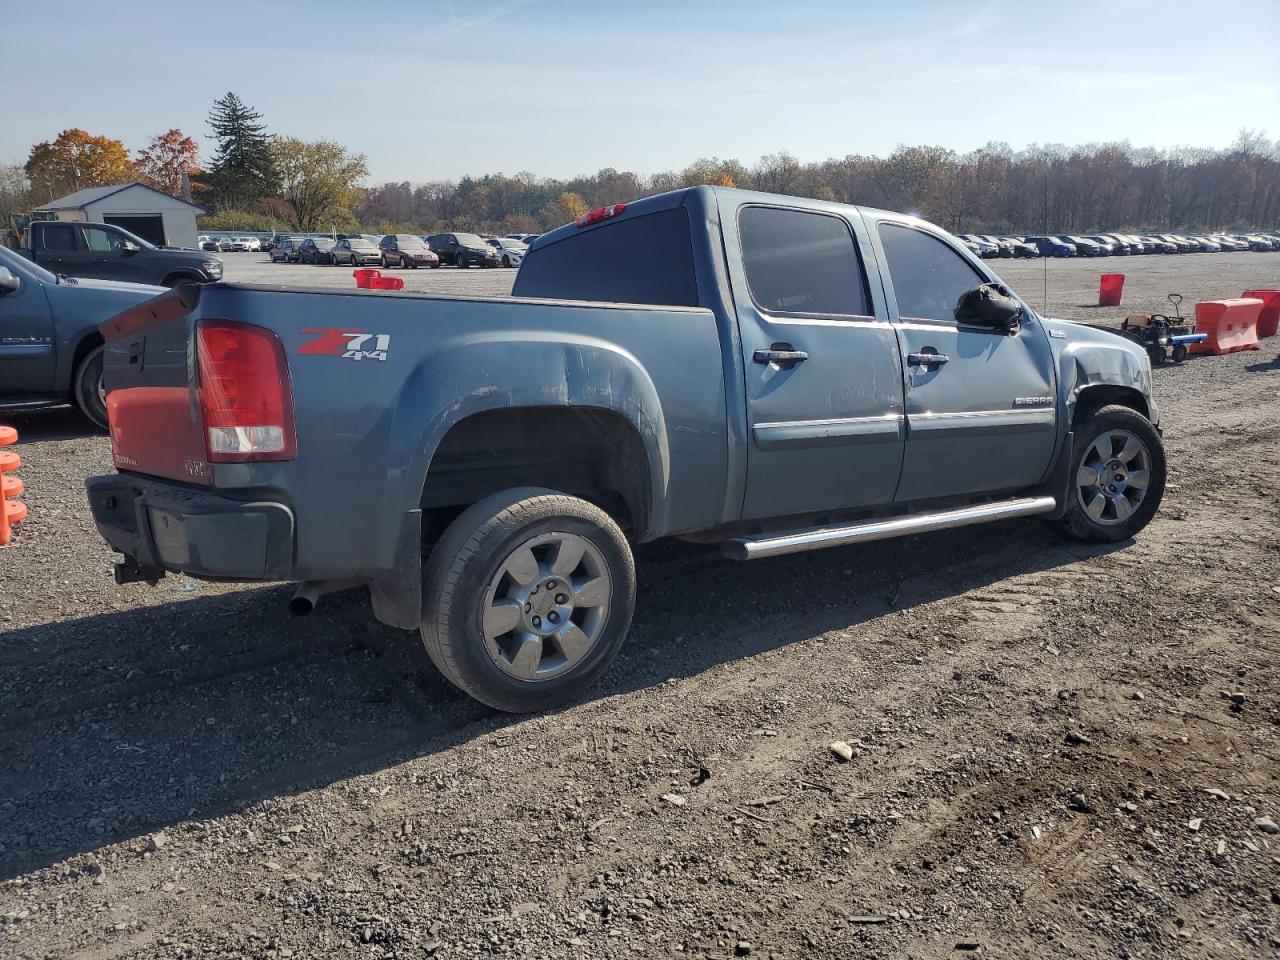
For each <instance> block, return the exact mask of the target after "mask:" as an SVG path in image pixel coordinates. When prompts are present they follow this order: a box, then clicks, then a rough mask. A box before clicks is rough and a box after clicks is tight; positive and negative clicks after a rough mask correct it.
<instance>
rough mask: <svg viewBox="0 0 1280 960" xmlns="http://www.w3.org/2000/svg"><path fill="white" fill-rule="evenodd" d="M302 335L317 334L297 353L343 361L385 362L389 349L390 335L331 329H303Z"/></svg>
mask: <svg viewBox="0 0 1280 960" xmlns="http://www.w3.org/2000/svg"><path fill="white" fill-rule="evenodd" d="M302 332H303V333H315V334H319V336H317V337H316V338H315V339H313V340H308V341H307V342H306V343H304V344H303V345H302V346H300V347H299V348H298V353H301V354H306V355H308V356H319V357H342V358H343V359H344V360H385V359H387V351H388V350H389V349H390V348H391V334H389V333H365V332H364V331H363V330H342V329H339V328H333V327H303V328H302Z"/></svg>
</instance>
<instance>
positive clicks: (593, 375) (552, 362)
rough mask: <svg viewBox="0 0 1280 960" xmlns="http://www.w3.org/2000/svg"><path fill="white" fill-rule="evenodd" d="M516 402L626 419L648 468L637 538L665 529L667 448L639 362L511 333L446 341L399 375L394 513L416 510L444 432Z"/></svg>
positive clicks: (393, 434) (586, 342)
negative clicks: (409, 371)
mask: <svg viewBox="0 0 1280 960" xmlns="http://www.w3.org/2000/svg"><path fill="white" fill-rule="evenodd" d="M517 407H563V408H594V409H599V410H607V411H611V412H613V413H616V414H618V415H619V416H621V417H622V418H623V419H624V420H626V421H627V422H628V423H629V424H630V425H631V426H632V428H633V429H634V430H635V431H636V434H637V435H638V436H639V438H640V442H641V444H642V446H643V448H644V452H645V459H646V463H645V464H643V465H638V466H639V467H640V469H642V470H644V471H645V474H646V476H645V477H644V479H645V483H644V488H645V489H646V490H647V496H646V498H645V500H646V507H647V510H646V530H642V531H637V535H638V536H639V538H640V539H644V538H645V536H646V533H647V532H648V531H649V530H659V531H660V530H663V529H665V524H666V515H667V488H668V485H669V481H670V470H671V454H670V445H669V441H668V437H667V428H666V422H665V419H664V417H663V412H662V403H661V400H660V399H659V397H658V391H657V388H656V387H655V385H654V383H653V380H652V378H651V377H650V376H649V374H648V372H647V371H646V370H645V369H644V367H643V365H642V364H641V363H640V361H639V360H638V359H637V358H636V357H635V356H634V355H633V354H631V353H630V352H629V351H626V350H624V349H622V348H620V347H619V346H618V345H617V344H613V343H609V342H607V341H604V340H599V339H596V338H591V337H575V338H574V339H572V340H566V339H564V338H562V337H556V336H555V335H554V334H542V333H533V332H530V333H521V332H513V331H509V330H508V331H502V332H501V333H490V334H477V335H474V336H464V337H460V338H457V339H454V340H452V341H447V342H445V343H443V344H441V345H440V347H439V348H438V349H436V350H434V351H432V353H431V355H430V356H429V357H427V358H426V359H425V360H424V361H423V362H422V363H421V364H420V365H419V366H418V367H417V369H415V370H414V371H413V373H412V374H410V376H409V377H408V378H407V379H406V381H405V384H404V386H403V388H402V390H401V393H400V395H399V397H398V398H397V401H396V403H395V405H394V407H393V410H394V419H393V421H392V424H391V430H390V443H391V450H392V454H393V457H392V459H393V462H399V463H401V464H402V470H401V475H402V478H403V482H402V486H401V489H400V493H399V496H398V502H399V504H400V505H401V507H402V509H401V510H400V511H398V513H399V514H403V512H404V511H406V510H411V509H417V508H418V507H419V506H420V504H421V498H422V491H423V488H424V487H425V485H426V479H427V473H428V471H429V469H430V466H431V461H432V459H433V458H434V456H435V452H436V449H437V448H438V447H439V445H440V442H441V440H443V439H444V437H445V435H446V434H447V433H448V432H449V430H450V429H452V428H453V427H454V426H455V425H456V424H458V423H460V422H461V421H462V420H464V419H466V418H467V417H470V416H472V415H474V414H477V413H483V412H486V411H490V410H508V409H513V408H517ZM423 411H426V412H427V413H428V417H427V420H426V422H425V423H424V422H423V420H422V412H423Z"/></svg>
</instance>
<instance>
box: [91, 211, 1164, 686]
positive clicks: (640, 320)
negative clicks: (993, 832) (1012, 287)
mask: <svg viewBox="0 0 1280 960" xmlns="http://www.w3.org/2000/svg"><path fill="white" fill-rule="evenodd" d="M103 333H104V337H105V340H106V351H107V353H106V373H105V377H106V387H107V390H108V394H107V406H108V411H109V418H110V423H111V438H112V446H113V453H114V458H115V465H116V468H117V470H118V471H119V472H118V473H116V474H113V475H110V476H103V477H94V478H91V479H90V480H89V482H88V493H89V500H90V503H91V505H92V509H93V513H94V517H95V519H96V522H97V525H98V528H99V530H100V531H101V532H102V535H103V536H104V537H105V538H106V540H107V541H108V543H109V544H110V545H111V546H112V547H113V548H114V549H115V550H116V551H118V552H120V553H122V554H124V559H123V560H122V561H121V562H120V563H118V564H117V566H116V576H117V579H119V580H120V581H121V582H128V581H134V580H146V581H155V580H156V579H158V578H159V577H161V576H163V575H164V573H165V571H183V572H185V573H187V574H189V575H191V576H195V577H203V578H208V579H225V580H248V581H271V580H292V581H301V582H302V583H301V586H300V587H299V589H298V592H297V593H296V594H295V596H294V598H293V601H292V603H291V605H292V606H293V607H294V608H295V609H296V610H298V611H299V612H302V611H306V610H308V609H310V607H311V605H312V604H314V602H315V600H316V598H317V597H318V596H319V595H320V594H321V593H323V592H326V591H327V590H331V589H336V588H338V587H341V586H347V585H351V584H363V585H367V586H368V588H369V590H370V593H371V595H372V601H373V609H374V613H375V615H376V616H377V617H378V618H379V619H380V620H382V621H384V622H386V623H388V624H392V625H394V626H396V627H401V628H406V629H419V630H420V631H421V634H422V638H423V640H424V642H425V646H426V649H427V652H428V653H429V655H430V656H431V658H432V660H433V661H434V662H435V664H436V665H437V666H438V667H439V668H440V670H441V671H442V672H443V673H444V675H445V676H446V677H448V679H449V680H451V681H452V682H453V683H455V684H456V685H457V686H459V687H460V688H462V689H463V690H465V691H467V692H468V693H470V694H471V695H472V696H474V697H476V698H478V699H480V700H482V701H484V702H485V703H488V704H490V705H492V706H494V707H496V708H499V709H502V710H510V711H526V710H536V709H541V708H545V707H548V706H551V705H554V704H557V703H560V702H563V701H564V700H566V699H567V698H570V697H572V696H574V695H575V694H576V693H577V692H579V691H580V690H581V689H582V688H583V687H584V685H586V684H589V683H590V682H591V681H592V680H594V679H595V678H596V677H598V676H599V675H600V673H601V672H602V671H603V670H604V669H605V667H606V666H607V664H608V663H609V662H610V660H611V658H612V657H613V656H614V655H615V653H616V652H617V650H618V648H619V646H620V645H621V643H622V642H623V640H624V637H625V635H626V633H627V630H628V627H629V623H630V620H631V615H632V610H633V608H634V603H635V584H636V578H635V568H634V563H633V559H632V553H631V548H630V545H631V544H632V543H637V542H643V541H650V540H654V539H657V538H660V537H687V538H693V539H697V540H699V541H702V542H708V541H711V542H719V543H722V544H723V545H724V549H725V550H726V551H727V552H728V553H729V554H730V555H731V556H734V557H737V558H739V559H743V560H751V559H756V558H763V557H773V556H778V555H781V554H788V553H794V552H797V551H801V550H811V549H815V548H819V547H828V546H836V545H842V544H854V543H859V542H862V541H869V540H876V539H882V538H887V537H895V536H902V535H907V534H915V533H921V532H926V531H932V530H939V529H943V528H948V527H958V526H963V525H967V524H977V523H984V522H988V521H993V520H1000V519H1004V518H1010V517H1027V516H1033V515H1038V516H1041V517H1043V518H1045V519H1048V520H1050V521H1052V522H1053V523H1054V524H1055V525H1056V526H1057V527H1058V528H1059V529H1060V530H1062V531H1063V532H1064V533H1065V534H1068V535H1070V536H1073V537H1077V538H1081V539H1084V540H1095V541H1119V540H1124V539H1125V538H1128V537H1130V536H1132V535H1133V534H1135V533H1137V532H1138V531H1139V530H1140V529H1142V527H1144V526H1145V525H1146V524H1147V523H1148V521H1150V519H1151V517H1152V515H1153V514H1154V513H1155V511H1156V509H1157V507H1158V506H1159V503H1160V499H1161V496H1162V494H1163V491H1164V484H1165V456H1164V451H1163V447H1162V444H1161V439H1160V434H1159V432H1158V430H1157V428H1156V423H1157V412H1156V408H1155V405H1154V403H1153V402H1152V398H1151V390H1150V386H1151V369H1150V365H1149V363H1148V360H1147V357H1146V355H1145V353H1144V352H1143V351H1142V349H1141V348H1140V347H1139V346H1138V345H1137V344H1135V343H1133V342H1131V341H1128V340H1126V339H1125V338H1123V337H1121V336H1120V335H1118V334H1113V333H1110V332H1107V331H1105V330H1099V329H1095V328H1092V327H1089V326H1084V325H1081V324H1076V323H1071V322H1066V321H1061V320H1050V319H1046V318H1043V317H1040V316H1038V315H1037V314H1036V313H1035V312H1034V311H1032V310H1031V309H1030V308H1029V307H1028V306H1027V305H1026V304H1025V303H1023V302H1022V301H1020V300H1019V299H1018V298H1017V297H1016V295H1014V294H1013V293H1012V292H1011V291H1009V290H1008V289H1006V288H1005V286H1004V285H1003V284H1002V283H1001V281H1000V279H999V278H998V277H997V276H996V275H995V274H993V273H991V272H990V271H989V270H987V269H986V267H984V265H983V264H982V262H981V261H979V260H978V259H977V258H976V257H974V256H973V255H972V254H971V253H969V252H968V251H967V250H966V249H965V248H964V246H963V245H962V244H961V243H960V242H959V241H957V240H956V239H955V238H953V237H951V236H950V235H948V234H947V233H945V232H943V231H941V230H939V229H937V228H935V227H933V226H930V225H929V224H927V223H923V222H921V221H919V220H917V219H914V218H912V217H908V216H903V215H900V214H895V213H887V212H883V211H879V210H869V209H862V208H856V207H851V206H843V205H839V204H835V203H826V202H819V201H812V200H804V199H797V198H794V197H782V196H771V195H766V194H758V193H749V192H743V191H737V190H730V189H723V188H713V187H697V188H693V189H688V190H682V191H677V192H674V193H668V194H663V195H661V196H656V197H651V198H648V199H645V200H640V201H637V202H635V203H629V204H625V205H624V204H617V205H615V206H612V207H606V208H602V209H599V210H593V211H591V212H590V213H588V214H585V215H583V216H582V217H580V218H579V220H578V221H577V222H576V223H573V224H568V225H566V226H564V227H561V228H559V229H557V230H553V231H551V232H550V233H547V234H544V235H543V236H541V237H539V238H538V239H537V240H536V241H535V242H534V243H533V245H532V247H531V248H530V250H529V253H528V255H527V257H526V259H525V261H524V264H523V265H522V266H521V268H520V272H519V274H518V275H517V278H516V281H515V287H514V291H513V295H512V296H511V297H507V298H472V297H464V296H457V297H440V296H415V295H398V296H397V295H390V296H388V295H385V294H381V293H377V292H369V293H366V292H361V291H351V292H349V293H332V292H318V291H317V292H311V291H303V290H288V289H281V288H275V287H265V286H248V285H240V284H227V283H221V284H212V285H206V286H194V285H192V286H184V287H179V288H177V289H176V290H174V291H173V292H171V293H168V294H166V295H164V296H161V297H158V298H157V299H155V300H152V301H150V302H148V303H145V304H142V305H141V306H138V307H136V308H133V309H131V310H128V311H126V312H124V313H122V314H120V315H119V316H117V317H115V318H113V319H112V320H110V321H109V322H108V323H107V324H105V325H104V328H103Z"/></svg>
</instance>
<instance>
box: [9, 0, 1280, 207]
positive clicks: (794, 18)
mask: <svg viewBox="0 0 1280 960" xmlns="http://www.w3.org/2000/svg"><path fill="white" fill-rule="evenodd" d="M0 23H2V24H3V27H4V33H5V34H6V35H7V37H8V38H9V42H6V43H4V44H3V47H4V61H5V68H6V69H5V76H6V81H5V90H6V92H7V94H8V96H6V97H5V100H6V107H5V110H4V114H5V115H4V122H3V124H0V163H14V162H17V163H21V162H24V161H25V160H26V157H27V154H28V152H29V150H30V148H31V145H32V144H33V143H36V142H39V141H42V140H50V139H52V138H53V137H55V136H56V135H57V134H58V132H59V131H60V130H62V129H64V128H66V127H82V128H84V129H86V130H88V131H89V132H90V133H94V134H105V135H108V136H112V137H116V138H118V139H121V140H123V141H124V142H125V145H126V146H128V147H129V148H130V149H131V150H136V149H139V148H141V147H143V146H145V145H146V143H147V141H148V140H149V139H150V138H151V137H152V136H154V135H155V134H158V133H161V132H163V131H165V130H168V129H169V128H170V127H178V128H180V129H182V130H183V131H184V132H186V133H188V134H190V135H192V136H193V137H195V139H196V140H197V141H198V142H199V143H200V146H201V152H202V158H204V159H207V158H208V157H209V156H210V155H211V154H212V149H213V144H212V141H210V140H209V139H208V133H209V130H208V124H207V121H206V118H207V116H208V113H209V108H210V105H211V104H212V102H213V100H214V99H215V98H216V97H218V96H220V95H222V94H224V93H226V92H227V91H228V90H232V91H234V92H235V93H236V94H237V95H238V96H239V97H240V98H241V99H242V100H245V101H246V102H247V103H249V104H251V105H253V106H254V107H255V108H257V109H258V110H259V111H260V112H261V113H262V114H263V119H264V121H265V122H266V123H267V124H268V126H269V128H270V130H271V131H272V132H275V133H280V134H287V135H290V136H295V137H300V138H302V139H307V140H311V139H321V138H324V139H332V140H337V141H338V142H339V143H341V144H343V145H344V146H346V147H347V148H348V149H350V150H351V151H353V152H356V153H363V154H364V155H365V156H366V157H367V159H368V166H369V171H370V177H369V180H368V182H369V183H370V184H374V183H382V182H385V181H389V180H397V181H398V180H409V181H414V182H421V181H426V180H437V179H453V178H457V177H459V176H462V175H464V174H472V175H477V174H483V173H497V172H502V173H506V174H515V173H517V172H520V171H530V172H532V173H534V174H536V175H538V176H543V177H547V176H551V177H561V178H565V177H570V176H573V175H575V174H578V173H591V172H594V171H596V170H598V169H600V168H603V167H615V168H617V169H619V170H624V169H625V170H634V171H637V172H639V173H642V174H646V173H654V172H657V171H662V170H670V169H679V168H680V167H683V166H686V165H687V164H689V163H690V162H692V161H693V160H695V159H698V158H699V157H722V158H728V157H732V158H736V159H739V160H742V161H743V162H745V163H747V164H748V165H750V164H751V163H753V162H754V161H755V160H756V159H758V158H759V157H760V156H762V155H764V154H769V153H776V152H778V151H780V150H786V151H788V152H790V153H791V154H792V155H794V156H796V157H797V158H799V159H800V160H804V161H812V160H822V159H826V158H828V157H842V156H845V155H847V154H876V155H884V154H887V153H889V152H891V151H892V150H893V149H894V148H895V147H896V146H898V145H901V144H907V145H914V144H932V145H939V146H943V147H949V148H951V149H954V150H957V151H961V152H963V151H967V150H972V149H974V148H976V147H979V146H981V145H983V144H985V143H987V142H990V141H1002V142H1005V143H1008V144H1010V145H1011V146H1012V147H1014V148H1015V149H1020V148H1022V147H1025V146H1026V145H1028V144H1030V143H1066V144H1078V143H1090V142H1099V141H1116V140H1128V141H1129V142H1131V143H1132V144H1134V145H1135V146H1156V147H1168V146H1175V145H1192V146H1201V147H1219V148H1220V147H1225V146H1227V145H1228V144H1230V142H1231V141H1232V140H1233V139H1234V138H1235V136H1236V134H1237V133H1238V132H1239V130H1240V129H1241V128H1245V127H1248V128H1253V129H1262V130H1267V131H1268V132H1269V133H1270V135H1271V136H1272V137H1280V71H1277V69H1276V63H1277V50H1278V49H1280V46H1278V44H1277V38H1278V37H1280V0H1231V2H1229V3H1223V2H1209V0H1190V2H1188V0H1142V2H1128V0H1058V2H1042V0H1013V2H1005V0H991V2H983V0H968V2H945V0H894V2H881V3H869V2H853V0H846V2H840V0H781V2H779V0H772V2H769V3H754V2H751V3H749V2H728V0H711V2H699V0H646V2H641V3H634V2H631V3H628V2H619V0H613V2H607V0H606V2H601V0H469V2H461V3H455V2H444V0H396V2H383V0H309V2H305V3H303V2H284V0H279V2H271V3H267V2H246V0H208V2H205V3H201V4H189V3H184V4H176V3H173V2H172V0H162V2H158V0H115V2H106V3H104V2H101V0H97V2H81V0H59V2H57V3H52V2H41V3H30V2H21V0H0Z"/></svg>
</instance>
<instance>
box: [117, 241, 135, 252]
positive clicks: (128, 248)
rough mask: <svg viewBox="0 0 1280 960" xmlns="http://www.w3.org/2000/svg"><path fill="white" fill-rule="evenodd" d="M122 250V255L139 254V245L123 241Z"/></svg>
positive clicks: (121, 242)
mask: <svg viewBox="0 0 1280 960" xmlns="http://www.w3.org/2000/svg"><path fill="white" fill-rule="evenodd" d="M120 250H121V252H122V253H137V252H138V245H137V244H136V243H134V242H133V241H132V240H121V241H120Z"/></svg>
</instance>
